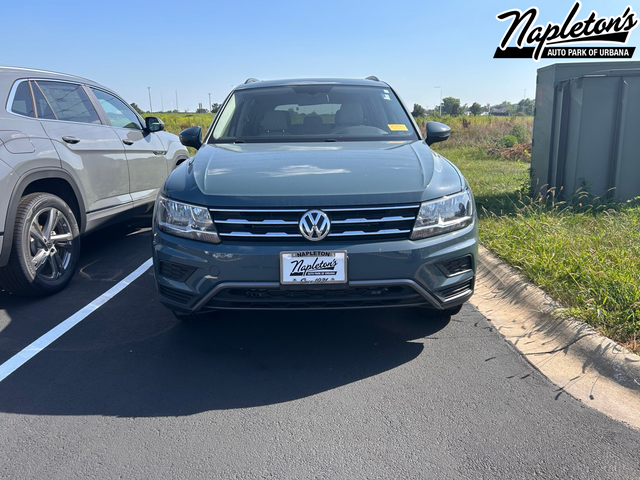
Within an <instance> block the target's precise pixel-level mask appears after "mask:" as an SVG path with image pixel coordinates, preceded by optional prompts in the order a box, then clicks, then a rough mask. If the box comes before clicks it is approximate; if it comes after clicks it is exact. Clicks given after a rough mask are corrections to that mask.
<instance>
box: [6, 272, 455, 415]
mask: <svg viewBox="0 0 640 480" xmlns="http://www.w3.org/2000/svg"><path fill="white" fill-rule="evenodd" d="M132 287H134V288H128V289H126V290H125V292H123V294H122V296H123V298H120V299H119V300H120V302H119V303H120V304H121V305H123V306H120V305H115V304H114V305H110V307H111V308H109V306H105V307H104V308H101V309H99V310H98V311H96V312H95V313H94V314H92V316H91V317H90V318H88V319H87V320H85V321H84V322H83V323H82V324H81V325H79V326H78V327H76V328H74V329H73V330H72V331H70V332H69V333H68V334H66V335H65V336H64V337H62V338H61V339H60V340H58V341H57V342H56V343H55V344H54V345H52V346H51V347H50V348H49V349H47V350H46V351H44V352H42V353H40V354H39V355H38V356H37V357H36V358H34V359H32V360H31V361H29V362H28V363H27V364H26V365H25V366H23V367H22V368H21V369H20V370H18V371H17V372H15V373H14V374H12V375H11V376H9V377H8V378H7V379H6V380H5V381H3V382H2V383H0V411H3V412H11V413H21V414H32V415H107V416H119V417H156V416H182V415H190V414H194V413H199V412H203V411H210V410H221V409H235V408H246V407H257V406H264V405H272V404H277V403H281V402H287V401H291V400H296V399H300V398H304V397H308V396H311V395H314V394H318V393H321V392H325V391H328V390H331V389H335V388H338V387H342V386H344V385H348V384H351V383H353V382H357V381H359V380H362V379H366V378H368V377H371V376H373V375H377V374H380V373H383V372H386V371H389V370H392V369H395V368H397V367H400V366H402V365H403V364H406V363H407V362H410V361H412V360H414V359H415V358H416V357H418V356H419V355H420V353H421V352H422V350H423V348H425V347H424V345H423V343H422V342H412V341H411V340H414V339H420V338H423V337H425V336H430V335H433V334H435V333H436V332H438V331H440V330H441V329H443V328H444V327H445V326H446V325H447V324H448V323H449V319H446V320H435V319H430V318H428V315H427V314H425V312H423V311H421V310H419V309H410V308H406V309H382V310H380V309H379V310H359V311H356V310H353V311H345V310H343V311H324V312H323V311H312V312H272V311H267V312H264V311H263V312H258V311H254V312H234V311H229V312H220V313H217V314H215V315H214V316H212V317H210V318H207V319H204V320H202V321H198V322H195V323H193V324H182V323H180V322H178V321H177V320H175V319H174V318H173V316H172V315H171V314H170V313H169V312H168V311H167V310H166V309H164V308H163V307H162V306H161V305H160V304H159V302H158V301H157V298H149V297H155V291H154V286H153V276H152V275H151V273H150V272H148V273H147V274H146V275H144V278H143V279H142V281H138V282H136V283H135V284H134V285H132ZM143 299H144V300H143Z"/></svg>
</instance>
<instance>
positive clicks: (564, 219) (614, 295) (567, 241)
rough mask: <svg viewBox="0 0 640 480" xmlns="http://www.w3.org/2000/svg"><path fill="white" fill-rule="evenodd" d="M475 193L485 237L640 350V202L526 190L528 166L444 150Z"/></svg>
mask: <svg viewBox="0 0 640 480" xmlns="http://www.w3.org/2000/svg"><path fill="white" fill-rule="evenodd" d="M435 148H436V149H438V150H439V151H440V152H441V153H442V154H443V155H445V156H447V158H449V159H450V160H451V161H453V162H454V163H455V164H456V165H457V166H458V167H459V168H460V169H461V171H462V172H463V173H464V175H465V176H466V178H467V180H468V181H469V183H470V185H471V188H472V189H473V191H474V194H475V196H476V201H477V204H478V212H479V217H480V241H481V243H482V244H483V245H485V246H486V247H487V248H489V249H490V250H491V251H493V252H494V253H495V254H497V255H498V256H499V257H501V258H502V259H504V260H505V261H507V262H508V263H510V264H511V265H514V266H515V267H517V268H518V269H519V270H520V271H522V272H523V273H524V275H526V276H527V277H528V278H530V279H531V280H532V281H533V282H534V283H535V284H537V285H538V286H540V287H541V288H542V289H544V290H545V291H547V292H548V293H549V294H550V295H552V296H553V297H555V298H556V299H557V300H559V301H560V302H561V303H562V304H563V305H565V306H566V309H565V310H564V311H563V312H561V313H564V314H566V315H568V316H573V317H575V318H579V319H582V320H584V321H586V322H587V323H589V324H591V325H592V326H594V327H595V328H596V329H597V330H599V331H600V332H602V333H603V334H605V335H607V336H609V337H610V338H613V339H614V340H616V341H619V342H621V343H623V344H625V345H626V346H627V347H629V348H630V349H631V350H634V351H636V352H638V351H639V350H640V341H639V340H640V240H639V239H640V204H639V202H635V203H634V202H628V203H622V204H620V203H618V204H611V203H610V204H607V203H603V202H599V201H598V200H597V199H588V198H587V196H586V195H583V196H582V198H578V199H575V200H574V201H573V202H572V203H565V202H558V203H556V202H553V201H551V200H543V199H542V198H539V197H538V198H532V197H529V196H528V195H526V193H525V192H527V191H528V178H529V165H528V164H527V163H525V162H518V161H511V160H503V159H498V158H496V157H495V156H491V155H488V154H487V149H486V148H483V147H475V148H470V147H449V148H439V147H438V145H435Z"/></svg>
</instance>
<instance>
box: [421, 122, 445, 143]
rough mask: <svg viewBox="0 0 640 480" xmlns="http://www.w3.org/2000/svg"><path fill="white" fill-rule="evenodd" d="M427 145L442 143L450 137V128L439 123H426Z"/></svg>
mask: <svg viewBox="0 0 640 480" xmlns="http://www.w3.org/2000/svg"><path fill="white" fill-rule="evenodd" d="M426 130H427V139H426V140H425V141H426V142H427V145H431V144H432V143H436V142H444V141H445V140H446V139H447V138H449V135H451V128H449V126H448V125H445V124H444V123H440V122H427V126H426Z"/></svg>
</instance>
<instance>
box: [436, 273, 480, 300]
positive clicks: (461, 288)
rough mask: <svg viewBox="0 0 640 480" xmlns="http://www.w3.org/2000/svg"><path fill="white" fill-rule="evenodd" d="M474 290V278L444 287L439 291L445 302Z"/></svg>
mask: <svg viewBox="0 0 640 480" xmlns="http://www.w3.org/2000/svg"><path fill="white" fill-rule="evenodd" d="M471 291H473V278H472V279H470V280H467V281H466V282H462V283H459V284H457V285H454V286H452V287H448V288H444V289H442V290H440V291H439V292H438V296H439V297H440V298H441V299H442V300H443V301H445V302H448V301H449V300H453V299H455V298H457V297H461V296H463V295H466V294H468V293H470V292H471Z"/></svg>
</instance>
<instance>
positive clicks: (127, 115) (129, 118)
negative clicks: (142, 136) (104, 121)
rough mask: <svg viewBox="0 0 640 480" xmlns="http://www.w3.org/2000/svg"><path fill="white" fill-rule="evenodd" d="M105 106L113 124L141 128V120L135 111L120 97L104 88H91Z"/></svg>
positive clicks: (103, 106)
mask: <svg viewBox="0 0 640 480" xmlns="http://www.w3.org/2000/svg"><path fill="white" fill-rule="evenodd" d="M91 90H92V91H93V93H94V94H95V96H96V98H97V99H98V101H99V102H100V105H102V108H104V111H105V113H106V114H107V117H109V120H111V125H113V126H114V127H122V128H136V129H139V130H141V129H142V125H140V120H138V117H137V115H136V114H135V113H133V112H132V111H131V109H130V108H129V107H128V106H127V105H126V104H125V103H124V102H122V101H121V100H120V99H118V98H116V97H114V96H113V95H111V94H109V93H107V92H103V91H102V90H96V89H94V88H92V89H91Z"/></svg>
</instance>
